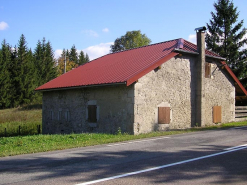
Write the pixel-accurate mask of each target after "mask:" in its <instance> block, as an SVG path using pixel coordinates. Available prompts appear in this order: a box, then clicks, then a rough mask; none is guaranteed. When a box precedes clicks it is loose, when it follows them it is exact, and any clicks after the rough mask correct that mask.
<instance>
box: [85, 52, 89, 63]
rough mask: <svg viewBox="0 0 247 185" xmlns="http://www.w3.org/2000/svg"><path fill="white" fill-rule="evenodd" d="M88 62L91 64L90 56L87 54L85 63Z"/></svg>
mask: <svg viewBox="0 0 247 185" xmlns="http://www.w3.org/2000/svg"><path fill="white" fill-rule="evenodd" d="M87 62H90V59H89V56H88V54H87V53H86V57H85V63H87Z"/></svg>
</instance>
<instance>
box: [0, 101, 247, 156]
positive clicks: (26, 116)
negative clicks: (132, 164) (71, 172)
mask: <svg viewBox="0 0 247 185" xmlns="http://www.w3.org/2000/svg"><path fill="white" fill-rule="evenodd" d="M41 114H42V110H41V105H34V106H28V107H23V108H15V109H5V110H0V135H1V133H3V132H4V128H7V131H8V135H14V136H15V135H18V127H19V125H21V133H22V134H23V135H24V136H15V137H0V157H4V156H12V155H19V154H28V153H36V152H45V151H53V150H62V149H68V148H77V147H85V146H93V145H100V144H107V143H114V142H121V141H128V140H134V139H142V138H150V137H159V136H166V135H173V134H184V133H189V132H195V131H203V130H209V129H222V128H230V127H236V126H246V125H247V122H238V123H227V124H222V125H220V124H219V125H217V126H212V127H206V128H192V129H186V130H177V131H166V132H152V133H148V134H140V135H129V134H115V135H114V134H90V133H83V134H68V135H61V134H60V135H41V134H39V135H37V125H41V117H42V116H41ZM35 134H36V135H35Z"/></svg>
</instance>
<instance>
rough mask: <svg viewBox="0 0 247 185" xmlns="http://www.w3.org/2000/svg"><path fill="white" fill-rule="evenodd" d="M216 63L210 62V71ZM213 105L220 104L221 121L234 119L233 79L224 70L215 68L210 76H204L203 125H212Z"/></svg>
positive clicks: (225, 121)
mask: <svg viewBox="0 0 247 185" xmlns="http://www.w3.org/2000/svg"><path fill="white" fill-rule="evenodd" d="M215 68H216V64H212V70H211V71H212V72H213V71H214V70H215ZM213 106H221V111H222V112H221V114H222V123H227V122H232V121H234V120H235V87H234V81H233V79H232V78H230V77H229V74H228V73H227V72H226V70H224V69H223V70H222V69H220V68H217V69H216V70H215V72H214V74H213V76H212V77H211V78H205V117H204V120H205V121H204V125H202V126H207V125H212V117H213Z"/></svg>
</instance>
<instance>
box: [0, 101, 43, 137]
mask: <svg viewBox="0 0 247 185" xmlns="http://www.w3.org/2000/svg"><path fill="white" fill-rule="evenodd" d="M41 119H42V106H41V105H31V106H24V107H22V108H14V109H4V110H0V137H2V136H5V135H6V136H17V135H33V134H38V129H37V127H38V125H41ZM19 126H20V130H19ZM5 130H6V133H5ZM19 131H20V133H19Z"/></svg>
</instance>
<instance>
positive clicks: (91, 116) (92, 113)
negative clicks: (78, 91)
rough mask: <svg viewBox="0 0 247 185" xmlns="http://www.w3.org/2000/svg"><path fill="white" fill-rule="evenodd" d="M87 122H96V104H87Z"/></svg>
mask: <svg viewBox="0 0 247 185" xmlns="http://www.w3.org/2000/svg"><path fill="white" fill-rule="evenodd" d="M88 122H91V123H95V122H97V106H96V105H88Z"/></svg>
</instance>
